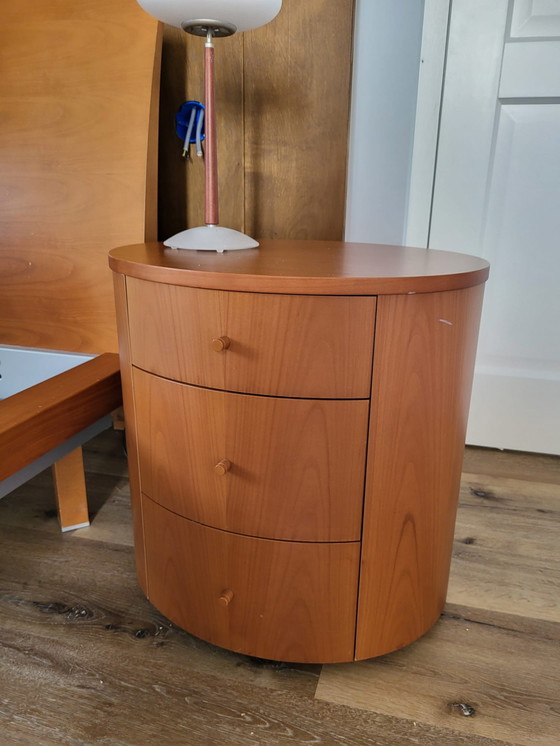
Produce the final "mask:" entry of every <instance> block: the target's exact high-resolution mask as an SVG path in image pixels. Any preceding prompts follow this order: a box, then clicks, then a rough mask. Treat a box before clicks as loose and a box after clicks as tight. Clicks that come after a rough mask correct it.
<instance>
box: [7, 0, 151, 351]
mask: <svg viewBox="0 0 560 746" xmlns="http://www.w3.org/2000/svg"><path fill="white" fill-rule="evenodd" d="M0 29H1V31H0V33H1V35H2V40H1V44H0V344H14V345H24V346H30V347H45V348H52V349H60V350H73V351H81V352H91V353H95V352H105V351H115V350H116V349H117V341H116V330H115V314H114V302H113V289H112V279H111V272H110V270H109V268H108V264H107V252H108V250H109V249H111V248H113V247H115V246H118V245H121V244H127V243H134V242H138V241H144V240H146V239H147V240H153V239H155V238H156V211H157V204H156V188H157V185H156V181H157V178H156V176H157V105H158V99H159V62H160V56H161V45H160V30H159V28H158V25H157V23H156V21H155V20H153V19H152V18H150V16H148V15H147V14H146V13H145V12H144V11H143V10H142V9H141V8H140V7H139V6H138V5H137V3H136V2H135V0H49V2H45V0H25V2H21V3H11V2H3V3H0Z"/></svg>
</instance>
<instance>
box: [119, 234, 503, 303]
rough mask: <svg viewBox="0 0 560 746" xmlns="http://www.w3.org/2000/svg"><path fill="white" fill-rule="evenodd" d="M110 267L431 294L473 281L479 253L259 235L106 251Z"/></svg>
mask: <svg viewBox="0 0 560 746" xmlns="http://www.w3.org/2000/svg"><path fill="white" fill-rule="evenodd" d="M109 264H110V266H111V268H112V269H113V270H114V271H115V272H121V273H122V274H126V275H129V276H130V277H136V278H138V279H141V280H151V281H152V282H161V283H165V284H168V285H185V286H188V287H200V288H212V289H216V290H241V291H247V292H251V293H288V294H291V293H297V294H300V295H393V294H395V293H403V294H410V295H412V294H415V293H435V292H440V291H444V290H456V289H459V288H465V287H470V286H472V285H479V284H480V283H483V282H485V281H486V279H487V278H488V271H489V268H488V263H487V262H486V261H484V260H483V259H477V258H476V257H472V256H466V255H464V254H456V253H454V252H450V251H436V250H433V249H430V250H428V249H415V248H409V247H405V246H384V245H379V244H360V243H347V242H340V243H336V244H333V243H332V242H330V241H280V240H274V241H263V242H262V244H261V246H260V248H259V249H249V250H245V251H230V252H225V253H223V254H216V253H215V252H212V251H196V252H193V251H174V250H173V249H166V248H164V247H163V246H162V245H161V244H156V243H148V244H138V245H136V246H122V247H119V248H117V249H114V250H113V251H111V255H110V257H109Z"/></svg>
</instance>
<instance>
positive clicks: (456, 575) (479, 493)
mask: <svg viewBox="0 0 560 746" xmlns="http://www.w3.org/2000/svg"><path fill="white" fill-rule="evenodd" d="M507 455H508V456H510V461H511V456H512V455H513V454H511V453H510V454H507ZM538 458H539V457H537V456H535V455H530V454H527V455H525V454H519V455H518V458H517V463H518V465H521V464H522V463H523V462H525V464H530V463H531V461H534V462H535V467H536V469H535V470H536V471H537V469H538V461H537V459H538ZM493 460H494V462H495V464H496V467H497V471H501V469H502V468H503V467H501V462H502V461H503V455H502V454H499V453H497V452H496V453H494V454H493ZM548 463H549V464H551V465H552V463H554V462H553V461H552V459H551V460H550V461H549V462H548ZM557 463H558V459H556V464H557ZM512 471H513V470H512ZM547 476H548V478H549V479H554V472H553V470H552V469H549V471H548V474H547ZM559 495H560V488H559V485H558V483H557V484H552V483H549V482H535V481H528V480H522V479H517V478H508V477H502V476H491V475H488V474H470V473H464V475H463V482H462V488H461V505H462V510H461V512H460V514H459V516H458V520H457V528H456V540H455V546H454V553H453V556H454V560H453V564H452V572H451V580H450V587H449V593H448V600H449V602H451V603H455V604H460V605H467V604H470V605H472V606H478V607H480V608H484V609H489V610H492V611H496V612H500V613H507V614H517V615H521V616H524V617H531V618H532V619H539V620H543V621H550V622H558V623H560V544H559V542H558V537H559V535H560V512H559ZM488 567H492V575H489V574H488Z"/></svg>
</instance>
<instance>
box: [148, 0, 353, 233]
mask: <svg viewBox="0 0 560 746" xmlns="http://www.w3.org/2000/svg"><path fill="white" fill-rule="evenodd" d="M353 9H354V0H339V2H336V3H332V2H327V0H306V2H305V3H302V2H298V0H284V2H283V7H282V10H281V11H280V14H279V15H278V16H277V18H275V19H274V20H273V21H272V22H271V23H270V24H268V25H267V26H265V27H262V28H260V29H256V30H255V31H250V32H246V33H244V34H238V35H236V36H234V37H232V38H230V39H219V40H217V41H216V75H217V115H218V148H219V171H220V173H219V185H220V203H221V208H220V213H221V215H220V223H221V224H222V225H226V226H229V227H231V228H237V229H239V230H245V231H246V232H249V233H250V234H251V235H254V236H256V237H257V238H275V237H280V238H322V239H327V240H340V239H341V238H342V234H343V227H344V209H345V208H344V199H345V187H346V163H347V145H348V119H349V109H350V86H351V62H352V27H353ZM180 33H181V32H179V31H175V30H172V29H166V36H165V46H164V66H163V80H164V82H163V87H162V113H163V112H165V120H163V119H162V122H161V126H162V129H161V132H162V136H161V140H162V146H161V152H162V155H163V160H162V163H161V177H160V201H161V208H160V238H167V237H168V236H169V235H171V234H172V233H175V232H176V231H177V230H181V229H183V228H185V227H186V226H187V225H189V226H193V225H200V223H201V222H202V216H203V210H202V198H203V193H204V189H203V176H202V164H201V163H200V162H198V160H196V159H195V161H194V162H193V163H191V164H184V163H183V162H182V161H181V156H180V152H181V150H180V141H179V139H178V138H177V137H176V135H175V134H174V131H173V116H174V113H175V111H176V110H177V109H178V108H179V105H180V104H181V103H182V102H183V101H184V100H185V99H193V98H194V99H197V100H200V101H202V100H203V95H202V69H201V59H202V47H203V40H201V39H195V38H191V37H187V38H185V36H186V35H184V36H183V38H181V37H180V36H179V34H180ZM185 70H186V83H185ZM327 71H328V72H327ZM169 141H171V143H170V142H169ZM181 201H183V204H181Z"/></svg>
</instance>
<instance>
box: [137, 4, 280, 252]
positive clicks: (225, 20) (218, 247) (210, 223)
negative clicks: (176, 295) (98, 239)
mask: <svg viewBox="0 0 560 746" xmlns="http://www.w3.org/2000/svg"><path fill="white" fill-rule="evenodd" d="M137 2H138V4H139V5H140V6H141V7H142V8H144V10H145V11H146V12H148V13H149V14H150V15H152V16H154V17H155V18H157V19H158V20H159V21H163V23H167V24H169V25H170V26H176V27H177V28H182V29H183V31H186V32H187V33H189V34H194V35H195V36H202V37H205V38H206V44H205V50H204V52H205V55H204V98H205V101H204V103H205V107H206V111H205V118H206V124H205V126H206V138H205V139H206V152H205V157H204V161H205V162H204V179H205V192H204V222H205V225H203V226H199V227H197V228H189V229H188V230H185V231H181V232H180V233H176V234H175V235H174V236H171V238H168V239H167V240H166V241H164V246H169V247H170V248H173V249H191V250H194V251H218V252H220V253H221V252H223V251H232V250H236V249H253V248H256V247H257V246H258V245H259V244H258V242H257V241H255V240H254V239H253V238H251V237H250V236H246V235H245V234H244V233H241V232H240V231H236V230H232V229H231V228H224V227H223V226H220V225H219V224H218V223H219V209H218V159H217V148H216V111H215V85H214V39H215V38H219V37H223V36H231V35H232V34H235V33H236V32H237V31H248V30H250V29H254V28H258V27H259V26H264V24H265V23H268V22H269V21H271V20H272V19H273V18H274V17H275V16H276V15H277V14H278V13H279V11H280V8H281V7H282V0H137Z"/></svg>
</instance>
